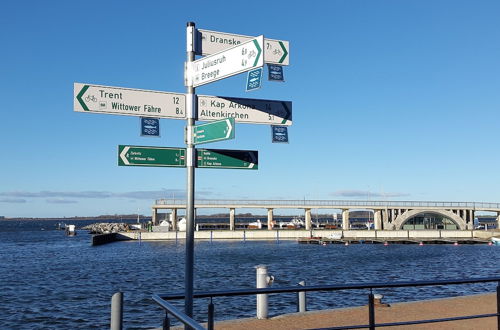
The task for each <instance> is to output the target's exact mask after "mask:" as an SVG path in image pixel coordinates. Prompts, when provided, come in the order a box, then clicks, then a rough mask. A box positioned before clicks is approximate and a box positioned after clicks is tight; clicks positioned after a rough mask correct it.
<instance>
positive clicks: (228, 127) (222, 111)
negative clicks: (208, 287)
mask: <svg viewBox="0 0 500 330" xmlns="http://www.w3.org/2000/svg"><path fill="white" fill-rule="evenodd" d="M197 54H198V55H209V56H206V57H203V58H200V59H198V60H195V55H197ZM186 58H187V60H186V63H185V86H186V93H185V94H179V93H170V92H161V91H150V90H140V89H130V88H122V87H110V86H100V85H91V84H82V83H75V84H74V111H77V112H87V113H103V114H115V115H126V116H140V117H151V118H143V120H144V122H143V123H142V125H141V127H142V130H143V132H146V134H143V135H154V134H159V122H158V121H157V118H172V119H186V124H187V125H186V135H185V138H186V148H165V147H144V146H142V147H141V146H128V145H120V146H118V165H119V166H149V167H186V220H187V222H186V258H185V276H184V288H185V301H184V311H185V313H186V314H187V315H188V316H190V317H192V316H193V287H194V285H193V284H194V276H193V275H194V274H193V269H194V228H195V222H194V220H195V217H194V212H195V210H194V196H195V168H196V167H199V168H220V169H226V168H233V169H250V170H256V169H258V152H257V151H254V150H222V149H199V150H198V152H197V150H196V148H195V145H196V144H201V143H209V142H215V141H221V140H226V139H230V138H234V127H235V122H239V123H254V124H267V125H285V126H289V125H291V124H292V102H289V101H273V100H255V99H245V98H234V97H218V96H199V97H198V96H197V95H196V92H195V88H196V87H197V86H201V85H204V84H208V83H212V82H215V81H218V80H220V79H224V78H227V77H230V76H233V75H236V74H239V73H242V72H246V71H249V70H252V69H256V68H262V67H263V65H264V62H266V63H271V64H278V65H288V64H289V43H288V41H284V40H274V39H264V37H263V36H259V37H255V38H254V37H248V36H242V35H236V34H228V33H222V32H214V31H208V30H197V29H196V28H195V24H194V23H192V22H189V23H188V24H187V28H186ZM261 75H262V74H261ZM148 120H149V121H148ZM196 120H202V121H210V123H207V124H201V125H198V126H195V122H196ZM216 120H217V121H216ZM285 128H286V127H285Z"/></svg>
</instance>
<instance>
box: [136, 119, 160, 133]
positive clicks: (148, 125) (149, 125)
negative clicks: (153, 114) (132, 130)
mask: <svg viewBox="0 0 500 330" xmlns="http://www.w3.org/2000/svg"><path fill="white" fill-rule="evenodd" d="M141 136H160V119H158V118H145V117H141Z"/></svg>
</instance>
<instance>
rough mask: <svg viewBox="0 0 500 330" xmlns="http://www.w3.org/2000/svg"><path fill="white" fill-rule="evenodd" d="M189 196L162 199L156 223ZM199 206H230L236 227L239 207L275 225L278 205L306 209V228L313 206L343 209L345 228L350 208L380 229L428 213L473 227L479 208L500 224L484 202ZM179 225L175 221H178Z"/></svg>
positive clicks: (218, 203)
mask: <svg viewBox="0 0 500 330" xmlns="http://www.w3.org/2000/svg"><path fill="white" fill-rule="evenodd" d="M185 208H186V201H185V200H176V199H159V200H156V203H155V205H153V207H152V209H153V223H154V224H157V214H158V210H159V209H170V210H172V213H173V215H174V217H173V218H174V219H176V215H177V210H178V209H185ZM195 208H196V209H201V208H210V209H214V208H224V209H229V224H230V228H231V229H234V216H235V210H236V209H267V221H268V228H272V223H273V210H274V209H303V210H304V212H305V223H306V229H311V210H312V209H333V210H342V229H344V230H348V229H349V226H350V222H349V212H350V211H353V210H369V211H372V212H373V222H374V227H375V229H376V230H399V229H402V227H403V225H404V224H405V223H406V222H407V221H408V220H409V219H412V218H414V217H417V216H419V215H423V214H426V213H432V214H437V215H439V216H442V217H444V218H447V219H449V220H451V221H452V222H453V223H454V224H455V225H456V227H457V228H458V229H461V230H471V229H473V227H474V214H475V212H477V211H485V212H495V213H496V214H497V228H500V203H483V202H428V201H360V200H353V201H349V200H215V199H198V200H196V201H195ZM174 226H175V224H174Z"/></svg>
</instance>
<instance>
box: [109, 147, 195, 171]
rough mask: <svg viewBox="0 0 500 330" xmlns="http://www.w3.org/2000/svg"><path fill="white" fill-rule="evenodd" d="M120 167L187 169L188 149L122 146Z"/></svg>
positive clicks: (119, 149) (119, 159)
mask: <svg viewBox="0 0 500 330" xmlns="http://www.w3.org/2000/svg"><path fill="white" fill-rule="evenodd" d="M118 165H119V166H155V167H156V166H159V167H186V149H185V148H164V147H140V146H123V145H120V146H118Z"/></svg>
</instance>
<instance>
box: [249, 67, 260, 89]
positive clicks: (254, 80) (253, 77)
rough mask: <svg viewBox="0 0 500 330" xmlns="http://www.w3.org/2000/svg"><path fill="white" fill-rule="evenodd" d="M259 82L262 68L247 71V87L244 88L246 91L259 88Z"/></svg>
mask: <svg viewBox="0 0 500 330" xmlns="http://www.w3.org/2000/svg"><path fill="white" fill-rule="evenodd" d="M261 83H262V68H257V69H254V70H250V71H248V76H247V89H246V91H247V92H250V91H253V90H256V89H259V88H260V85H261Z"/></svg>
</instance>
